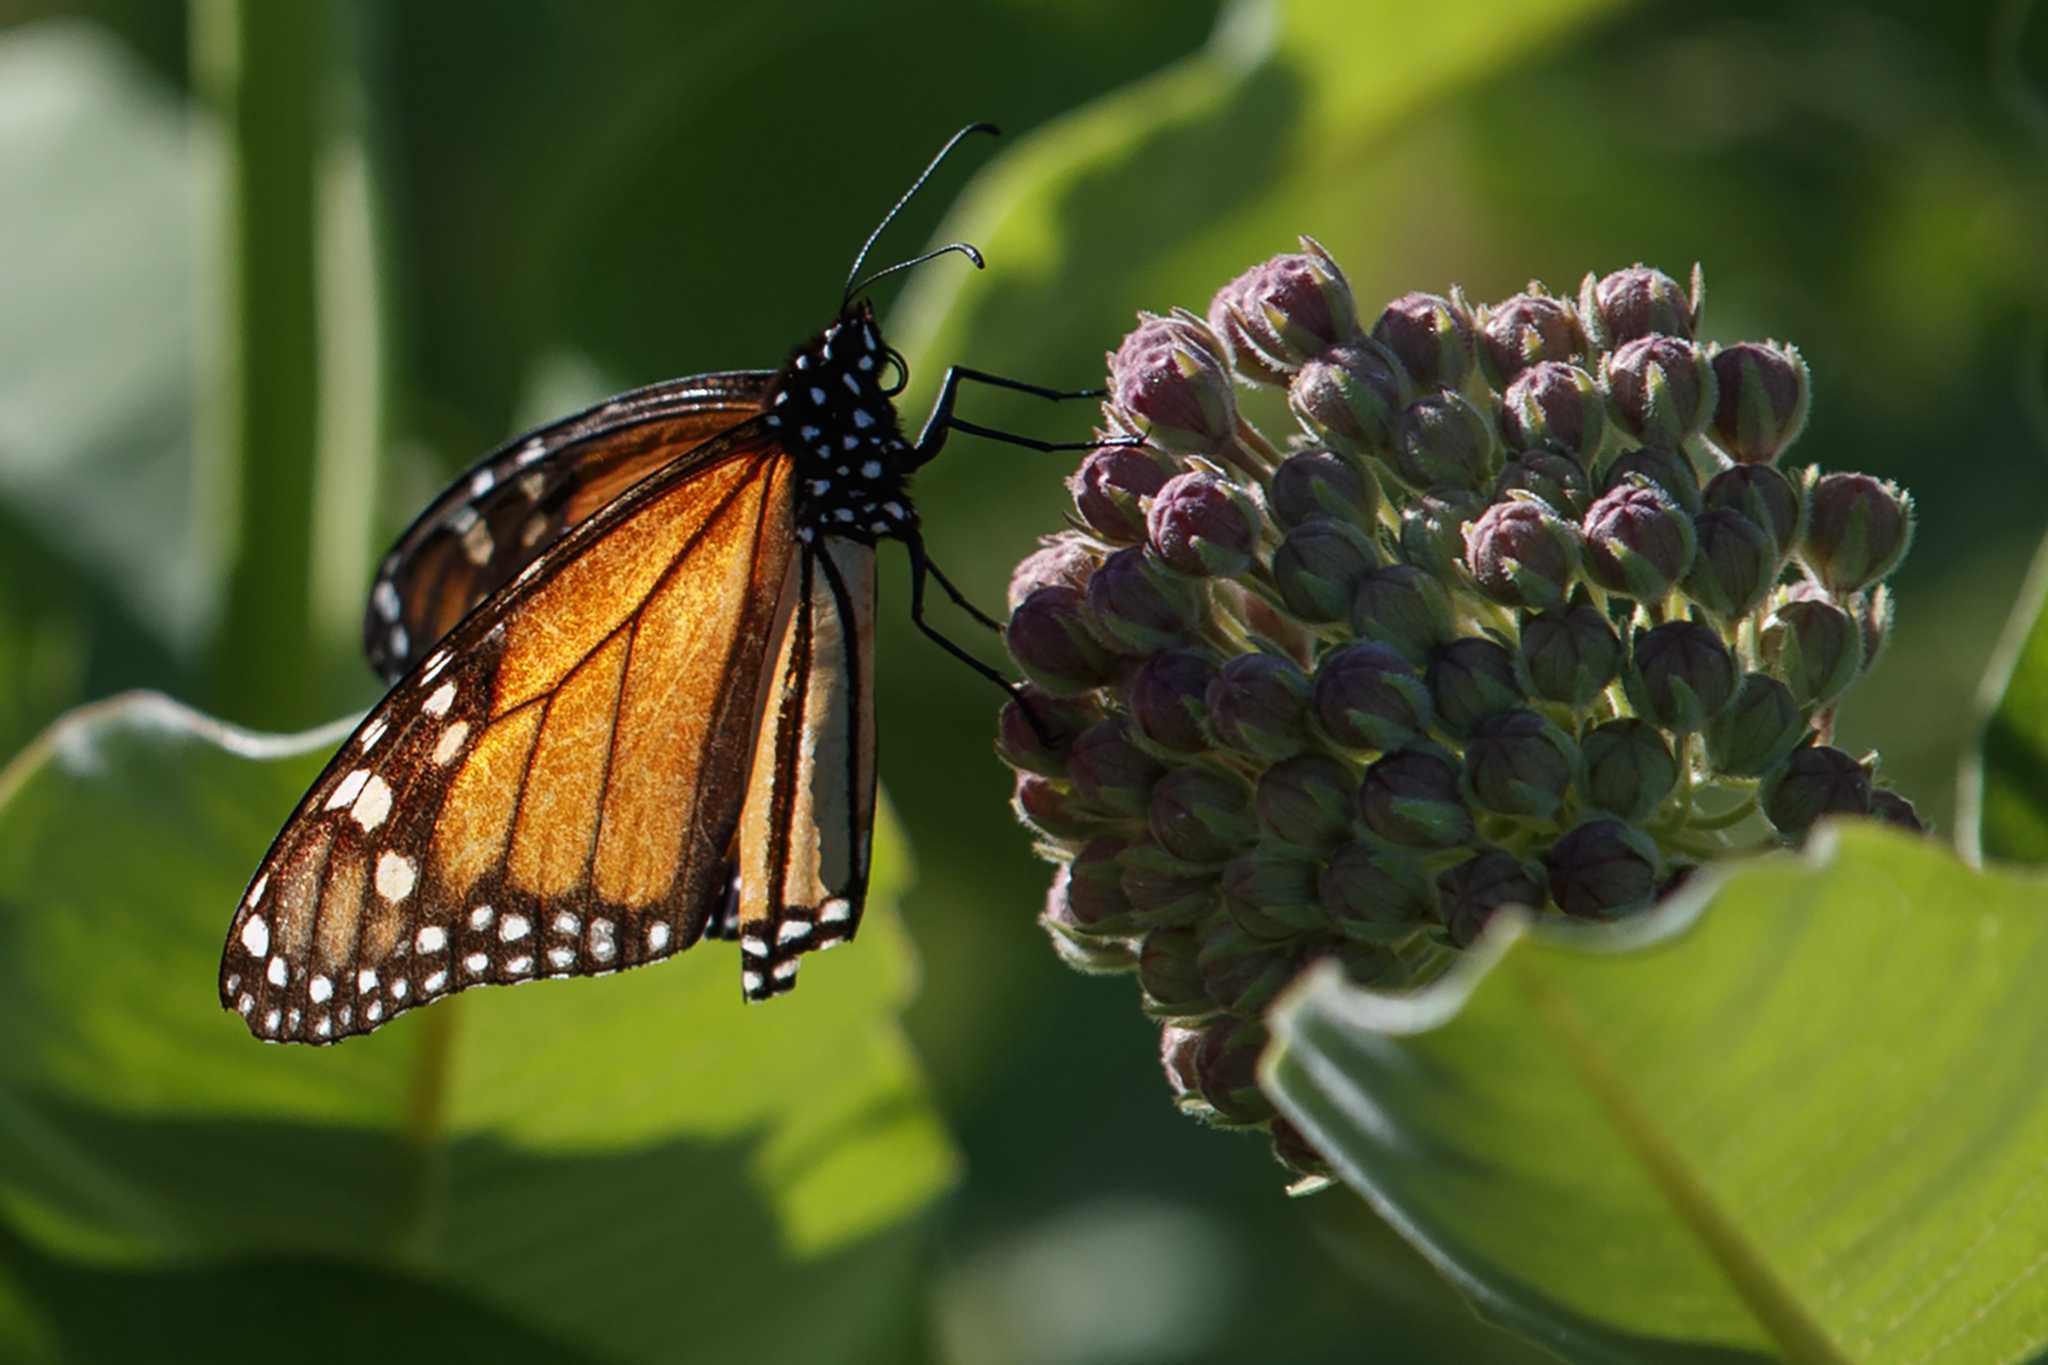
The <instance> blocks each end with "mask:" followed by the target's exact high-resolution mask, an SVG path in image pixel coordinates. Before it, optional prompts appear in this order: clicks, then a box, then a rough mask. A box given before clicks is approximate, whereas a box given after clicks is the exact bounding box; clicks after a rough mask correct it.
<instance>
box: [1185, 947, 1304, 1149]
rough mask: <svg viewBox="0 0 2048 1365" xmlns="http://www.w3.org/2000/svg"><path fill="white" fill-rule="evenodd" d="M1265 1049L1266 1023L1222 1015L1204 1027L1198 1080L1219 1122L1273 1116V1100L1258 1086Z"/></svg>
mask: <svg viewBox="0 0 2048 1365" xmlns="http://www.w3.org/2000/svg"><path fill="white" fill-rule="evenodd" d="M1281 984H1283V985H1284V984H1285V982H1284V981H1283V982H1282V983H1281ZM1274 989H1275V990H1276V991H1277V990H1278V987H1277V986H1276V987H1275V988H1274ZM1265 1049H1266V1030H1265V1026H1264V1025H1262V1024H1259V1023H1256V1022H1254V1021H1252V1020H1250V1019H1232V1018H1223V1019H1218V1020H1215V1021H1213V1022H1211V1023H1209V1024H1206V1025H1204V1026H1203V1028H1202V1041H1201V1043H1200V1045H1199V1046H1197V1048H1196V1049H1195V1081H1196V1084H1197V1086H1198V1088H1199V1089H1200V1091H1201V1095H1202V1098H1203V1099H1205V1100H1207V1101H1208V1102H1209V1107H1210V1108H1211V1109H1213V1110H1214V1111H1215V1114H1216V1119H1217V1121H1218V1122H1220V1123H1227V1124H1253V1123H1265V1122H1266V1121H1268V1120H1269V1119H1271V1118H1272V1117H1273V1106H1272V1103H1271V1102H1270V1101H1268V1100H1267V1099H1266V1097H1265V1095H1264V1093H1263V1092H1261V1091H1260V1089H1259V1054H1260V1053H1261V1052H1264V1051H1265Z"/></svg>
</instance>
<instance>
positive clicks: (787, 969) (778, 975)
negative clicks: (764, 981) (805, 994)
mask: <svg viewBox="0 0 2048 1365" xmlns="http://www.w3.org/2000/svg"><path fill="white" fill-rule="evenodd" d="M768 975H770V976H772V977H774V978H775V979H776V980H777V981H788V980H789V979H790V978H792V977H794V976H795V975H796V959H795V958H793V957H785V958H784V959H782V961H780V962H778V963H776V964H775V965H774V966H773V967H770V968H769V969H768Z"/></svg>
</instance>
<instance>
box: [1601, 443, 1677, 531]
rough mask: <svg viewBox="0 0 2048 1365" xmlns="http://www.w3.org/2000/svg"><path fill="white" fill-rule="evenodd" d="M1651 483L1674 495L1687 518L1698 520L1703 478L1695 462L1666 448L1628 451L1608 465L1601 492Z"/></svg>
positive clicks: (1674, 499) (1647, 447)
mask: <svg viewBox="0 0 2048 1365" xmlns="http://www.w3.org/2000/svg"><path fill="white" fill-rule="evenodd" d="M1639 481H1647V482H1649V483H1653V484H1655V485H1656V486H1657V487H1659V488H1661V489H1663V490H1664V491H1665V492H1666V493H1669V494H1670V495H1671V500H1672V501H1673V502H1675V503H1677V504H1678V505H1679V506H1680V507H1681V508H1683V509H1684V511H1685V514H1686V515H1687V516H1689V517H1690V516H1697V515H1698V514H1699V511H1700V507H1701V499H1700V476H1699V473H1698V471H1696V470H1695V469H1694V468H1693V467H1692V461H1691V460H1689V459H1687V458H1686V457H1685V456H1684V455H1683V454H1681V453H1680V452H1678V451H1676V450H1669V449H1666V448H1665V447H1663V446H1638V447H1637V448H1636V449H1634V450H1625V451H1623V452H1622V453H1621V454H1619V455H1617V456H1615V457H1614V459H1612V460H1611V461H1609V462H1608V465H1607V471H1606V474H1605V475H1604V477H1603V478H1602V480H1601V490H1602V491H1603V492H1612V491H1613V490H1615V489H1617V488H1625V487H1627V486H1628V485H1630V484H1632V483H1636V482H1639Z"/></svg>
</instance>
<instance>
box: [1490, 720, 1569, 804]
mask: <svg viewBox="0 0 2048 1365" xmlns="http://www.w3.org/2000/svg"><path fill="white" fill-rule="evenodd" d="M1577 763H1578V752H1577V750H1575V749H1574V748H1573V746H1572V742H1571V740H1569V739H1567V738H1566V737H1565V734H1564V732H1563V731H1562V730H1560V729H1558V728H1557V727H1556V726H1555V725H1552V724H1551V723H1550V722H1549V721H1547V720H1545V719H1544V718H1543V717H1541V716H1539V715H1537V714H1536V713H1535V712H1534V711H1502V712H1499V713H1497V714H1495V715H1491V716H1486V717H1484V718H1482V719H1481V720H1480V721H1479V722H1478V723H1477V724H1475V725H1474V726H1473V727H1472V737H1471V738H1470V739H1468V740H1467V741H1466V742H1465V785H1464V791H1465V795H1466V796H1467V797H1468V798H1469V799H1470V800H1471V802H1472V804H1473V805H1475V806H1479V807H1481V808H1483V809H1485V810H1490V811H1497V812H1499V813H1500V814H1502V815H1522V816H1530V817H1533V818H1535V819H1539V820H1547V819H1549V818H1550V817H1551V816H1553V815H1555V814H1556V813H1557V811H1558V808H1559V807H1560V806H1562V805H1563V804H1564V794H1565V790H1566V789H1567V788H1568V787H1570V786H1571V781H1572V770H1573V768H1574V767H1575V766H1576V765H1577Z"/></svg>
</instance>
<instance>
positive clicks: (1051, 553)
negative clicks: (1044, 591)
mask: <svg viewBox="0 0 2048 1365" xmlns="http://www.w3.org/2000/svg"><path fill="white" fill-rule="evenodd" d="M1101 563H1102V550H1101V549H1100V548H1099V547H1098V546H1095V545H1093V544H1091V543H1090V542H1089V541H1088V540H1086V539H1085V538H1084V537H1083V536H1082V535H1081V533H1080V532H1079V531H1061V532H1059V533H1058V534H1057V535H1050V536H1044V537H1041V538H1040V540H1039V542H1038V548H1037V549H1036V550H1033V551H1032V552H1031V553H1030V554H1028V555H1026V556H1024V558H1023V559H1022V560H1020V561H1018V564H1017V569H1016V572H1014V573H1012V574H1011V575H1010V594H1009V598H1008V602H1009V608H1010V610H1011V611H1012V612H1014V611H1016V610H1017V608H1018V607H1019V606H1022V605H1023V602H1024V599H1025V598H1027V597H1029V596H1030V595H1031V594H1032V593H1034V592H1036V591H1037V590H1038V589H1040V588H1072V589H1074V590H1075V591H1076V592H1086V591H1087V590H1088V579H1089V577H1090V576H1091V575H1093V574H1094V572H1095V569H1096V566H1097V565H1099V564H1101Z"/></svg>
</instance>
